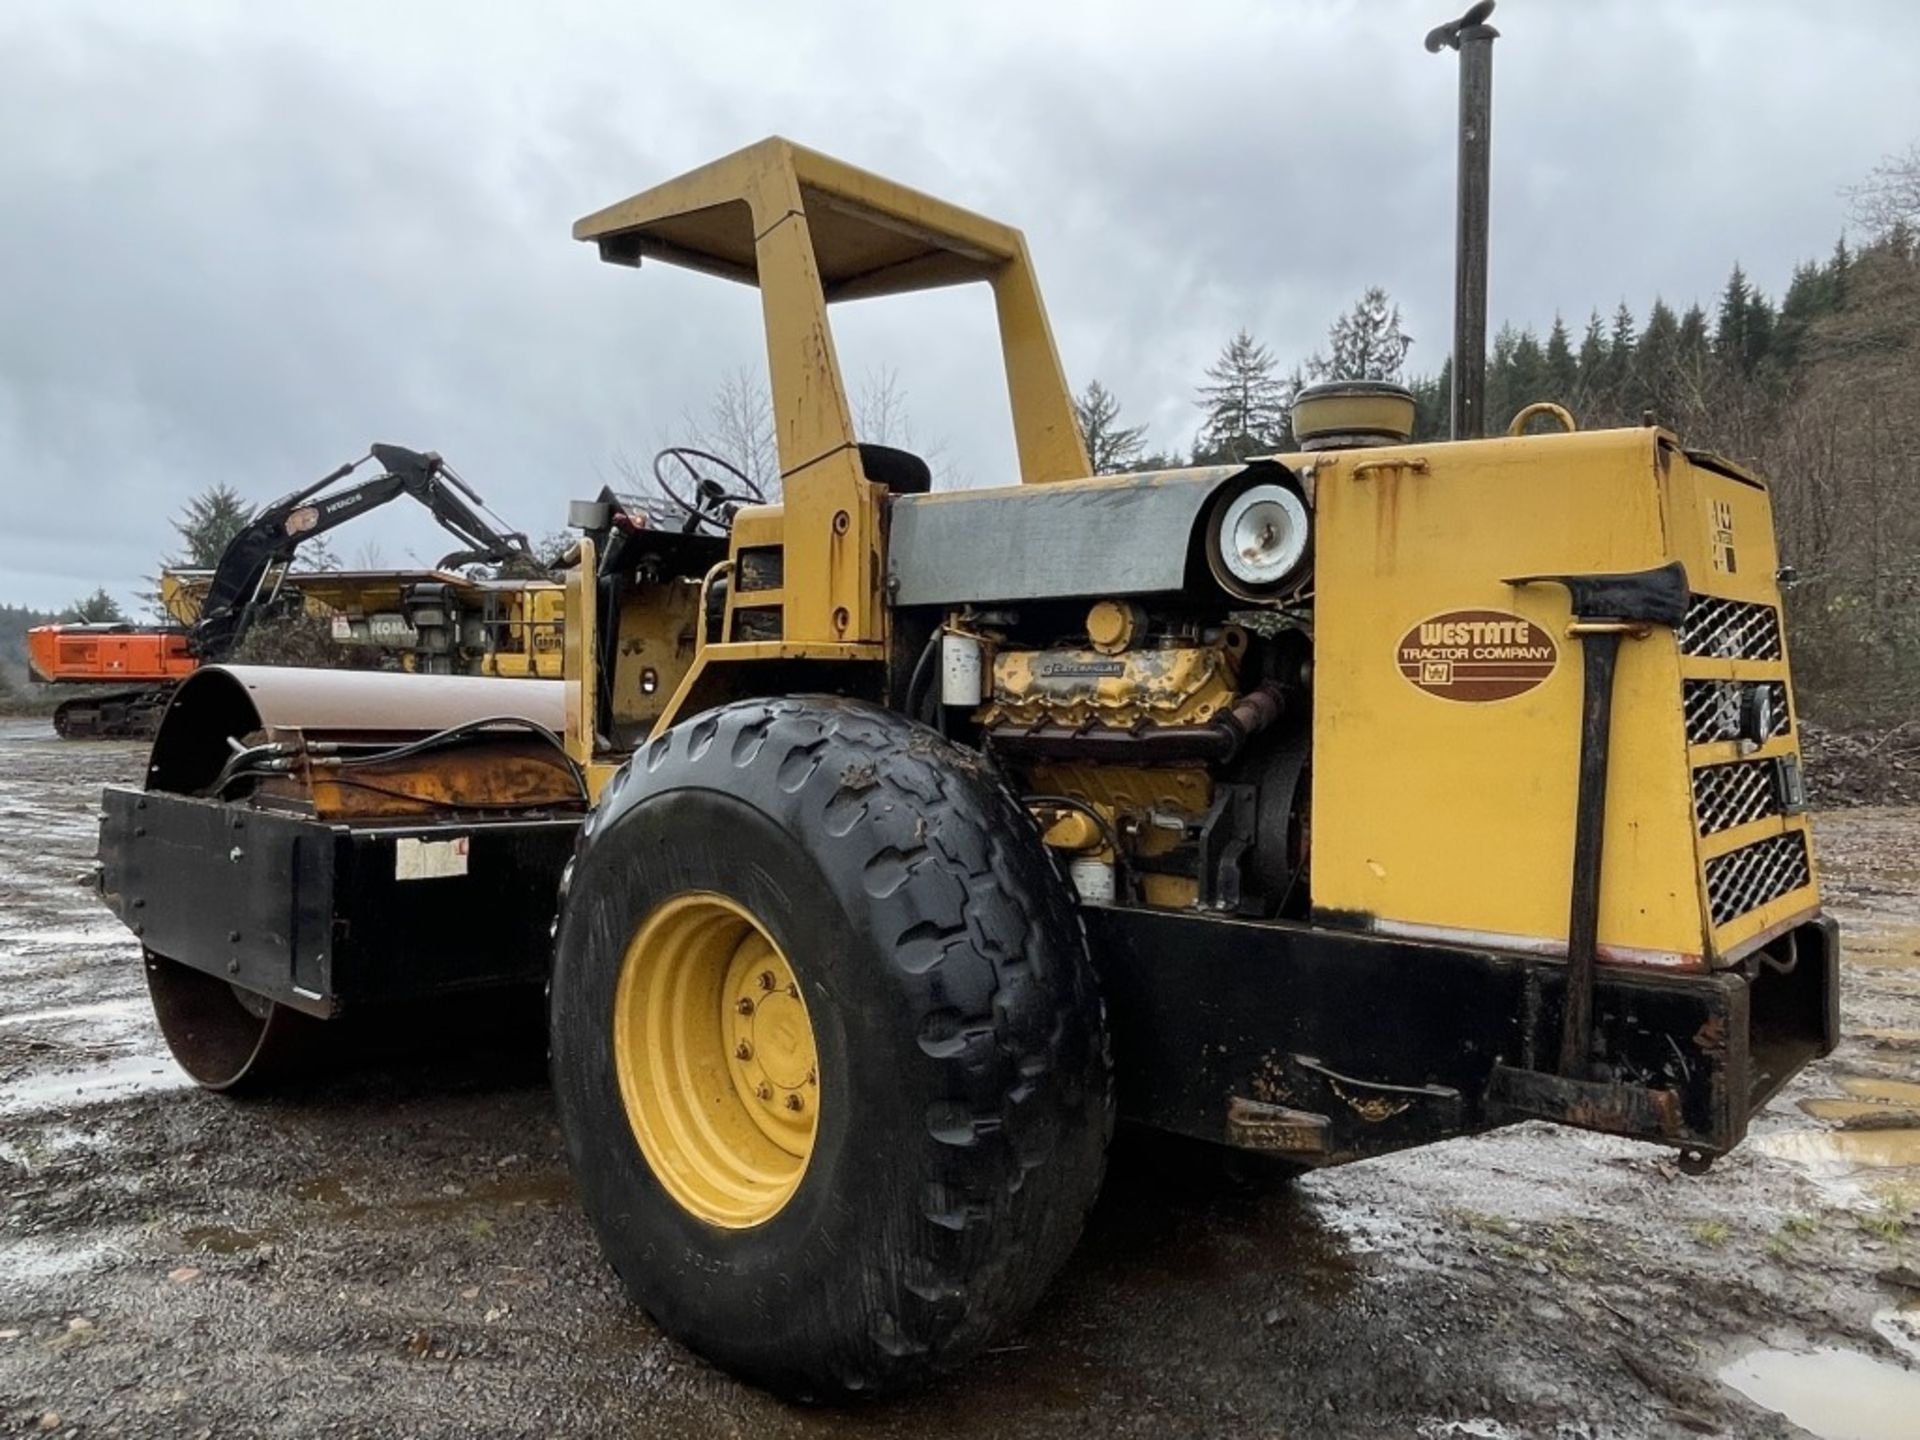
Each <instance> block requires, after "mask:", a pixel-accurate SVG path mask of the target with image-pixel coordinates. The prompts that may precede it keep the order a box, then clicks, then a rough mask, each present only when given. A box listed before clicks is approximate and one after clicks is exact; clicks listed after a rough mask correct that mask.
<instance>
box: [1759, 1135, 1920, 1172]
mask: <svg viewBox="0 0 1920 1440" xmlns="http://www.w3.org/2000/svg"><path fill="white" fill-rule="evenodd" d="M1749 1143H1750V1144H1751V1145H1752V1146H1753V1148H1754V1149H1756V1150H1758V1151H1759V1152H1760V1153H1761V1154H1763V1155H1771V1156H1773V1158H1774V1159H1776V1160H1792V1161H1794V1162H1796V1163H1798V1164H1801V1165H1805V1166H1807V1167H1808V1168H1809V1169H1811V1170H1813V1171H1814V1172H1816V1173H1818V1174H1823V1175H1851V1174H1853V1173H1854V1172H1855V1171H1858V1170H1906V1169H1911V1168H1913V1167H1915V1166H1920V1130H1789V1131H1787V1132H1785V1133H1784V1134H1780V1135H1761V1136H1758V1137H1756V1138H1755V1139H1753V1140H1752V1141H1750V1142H1749Z"/></svg>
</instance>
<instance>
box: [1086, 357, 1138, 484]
mask: <svg viewBox="0 0 1920 1440" xmlns="http://www.w3.org/2000/svg"><path fill="white" fill-rule="evenodd" d="M1073 417H1074V419H1075V420H1077V421H1078V422H1079V424H1080V438H1081V440H1082V441H1083V442H1084V443H1085V444H1086V447H1087V459H1088V461H1089V462H1090V463H1091V464H1092V465H1093V473H1094V474H1096V475H1111V474H1114V473H1115V472H1117V471H1121V470H1125V469H1126V468H1127V467H1128V466H1130V465H1132V464H1133V463H1134V462H1135V461H1137V460H1138V459H1139V458H1140V452H1141V450H1142V449H1143V448H1144V447H1145V441H1146V435H1147V427H1146V426H1144V425H1122V424H1121V423H1120V401H1119V400H1118V399H1117V398H1116V397H1115V395H1114V393H1113V392H1112V391H1111V390H1109V389H1107V387H1106V386H1104V385H1102V384H1101V383H1100V382H1099V381H1098V380H1089V381H1088V382H1087V388H1086V389H1085V390H1083V391H1082V392H1081V393H1080V394H1078V395H1076V396H1074V398H1073Z"/></svg>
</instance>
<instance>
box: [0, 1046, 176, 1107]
mask: <svg viewBox="0 0 1920 1440" xmlns="http://www.w3.org/2000/svg"><path fill="white" fill-rule="evenodd" d="M192 1084H193V1081H191V1080H190V1079H188V1078H187V1074H186V1072H185V1071H184V1070H182V1069H181V1068H180V1067H179V1066H177V1065H175V1064H174V1063H173V1062H172V1061H171V1060H168V1059H166V1058H164V1057H163V1056H159V1055H129V1056H126V1057H124V1058H122V1059H119V1060H109V1061H107V1062H106V1063H105V1064H103V1065H94V1066H91V1067H89V1068H88V1069H85V1070H68V1071H64V1072H62V1073H60V1074H58V1075H31V1076H28V1077H27V1078H25V1079H23V1080H14V1081H11V1082H9V1083H8V1085H7V1088H6V1089H5V1091H0V1115H27V1114H32V1113H34V1112H35V1111H40V1110H62V1109H65V1108H67V1107H68V1106H71V1105H98V1104H101V1103H102V1102H104V1101H108V1100H124V1099H126V1098H127V1097H128V1096H130V1095H142V1094H145V1093H147V1092H148V1091H152V1090H182V1089H185V1088H186V1087H188V1086H190V1085H192Z"/></svg>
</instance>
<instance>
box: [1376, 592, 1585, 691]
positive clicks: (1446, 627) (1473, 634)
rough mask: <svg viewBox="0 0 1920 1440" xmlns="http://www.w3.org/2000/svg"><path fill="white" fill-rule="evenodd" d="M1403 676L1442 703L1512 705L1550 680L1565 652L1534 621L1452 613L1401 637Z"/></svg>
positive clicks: (1486, 612) (1492, 614) (1471, 612)
mask: <svg viewBox="0 0 1920 1440" xmlns="http://www.w3.org/2000/svg"><path fill="white" fill-rule="evenodd" d="M1395 658H1396V659H1397V660H1398V662H1399V665H1400V673H1401V674H1402V675H1404V676H1406V677H1407V679H1408V680H1409V681H1411V682H1412V683H1413V684H1414V685H1416V686H1418V687H1419V688H1420V689H1422V690H1424V691H1426V692H1427V693H1428V694H1429V695H1438V696H1439V697H1440V698H1441V699H1443V700H1472V701H1484V700H1507V699H1511V698H1512V697H1513V696H1515V695H1524V694H1525V693H1526V692H1527V691H1529V690H1531V689H1533V687H1534V686H1536V685H1538V684H1539V683H1540V682H1541V681H1543V680H1545V679H1546V678H1547V677H1548V676H1549V675H1551V674H1553V667H1554V665H1555V664H1556V663H1557V662H1558V661H1559V658H1560V652H1559V650H1558V649H1556V648H1555V646H1554V643H1553V637H1552V636H1551V635H1549V634H1548V633H1547V632H1546V631H1545V630H1543V629H1542V628H1541V627H1540V626H1538V625H1536V624H1534V623H1533V622H1532V621H1531V620H1523V619H1522V618H1521V617H1520V616H1518V615H1509V614H1508V613H1507V612H1506V611H1504V610H1449V611H1447V612H1446V613H1445V614H1444V615H1435V616H1432V617H1431V618H1429V619H1426V620H1422V621H1421V622H1420V623H1419V624H1418V625H1416V626H1414V627H1413V628H1412V629H1411V630H1409V631H1407V633H1406V634H1405V635H1404V636H1403V637H1401V640H1400V646H1399V650H1398V652H1397V654H1396V656H1395Z"/></svg>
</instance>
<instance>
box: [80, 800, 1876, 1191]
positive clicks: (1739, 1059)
mask: <svg viewBox="0 0 1920 1440" xmlns="http://www.w3.org/2000/svg"><path fill="white" fill-rule="evenodd" d="M579 824H580V821H579V819H578V817H565V818H554V819H516V820H493V821H475V822H471V823H460V824H449V823H442V824H437V825H421V824H381V825H343V824H330V823H325V822H320V821H315V820H311V819H305V818H302V817H299V816H294V815H279V814H273V813H268V812H261V811H255V810H248V809H244V808H240V807H236V806H229V805H223V804H219V803H217V802H214V801H210V800H201V799H194V798H191V797H185V796H178V795H168V794H157V793H156V794H148V793H144V792H141V791H137V790H126V789H110V790H108V791H107V792H106V796H105V804H104V813H103V815H102V817H101V823H100V858H101V889H102V893H103V895H104V896H105V898H106V900H107V903H108V904H109V905H110V906H111V907H112V908H113V910H114V912H115V913H116V914H118V915H119V916H120V918H121V919H122V920H123V921H125V922H126V924H127V925H128V926H129V927H130V928H131V929H132V930H133V931H134V933H135V934H136V935H137V936H139V937H140V939H141V941H142V943H143V944H144V945H145V946H146V947H147V949H149V950H150V951H152V952H154V953H156V954H159V955H164V956H167V957H168V958H170V959H173V960H176V961H179V962H181V963H182V964H185V965H188V966H191V967H193V968H194V969H197V970H201V971H204V972H206V973H207V974H211V975H215V976H218V977H220V978H223V979H227V980H231V981H232V982H234V983H235V984H238V985H240V986H241V987H243V988H245V989H247V990H251V991H254V992H256V993H259V994H262V995H266V996H268V997H270V998H272V999H274V1000H277V1001H281V1002H283V1003H285V1004H288V1005H291V1006H293V1007H295V1008H297V1009H300V1010H303V1011H306V1012H307V1013H310V1014H315V1015H321V1016H327V1015H333V1014H336V1013H338V1012H340V1011H342V1010H345V1009H354V1008H360V1007H364V1006H370V1005H378V1004H384V1003H388V1002H392V1001H399V1000H410V999H419V998H423V997H426V996H430V995H435V994H442V993H446V992H450V991H456V990H467V989H473V988H477V987H483V986H494V985H506V984H513V983H517V982H535V983H538V982H540V981H542V980H544V979H545V976H546V973H547V964H548V954H549V947H550V943H551V938H550V937H551V926H552V922H553V918H554V914H555V910H556V906H557V903H558V898H559V891H560V881H561V876H562V873H563V871H564V870H565V867H566V864H567V860H568V858H569V857H570V856H571V854H572V852H573V841H574V836H575V832H576V830H577V829H578V826H579ZM454 841H459V842H460V843H461V845H462V847H463V849H462V853H460V854H459V855H458V856H457V857H451V856H449V855H448V852H446V851H445V850H444V849H432V848H430V849H429V850H427V851H422V850H421V849H420V848H419V847H420V846H421V845H422V844H423V843H424V844H425V845H427V846H429V847H444V846H446V845H448V844H450V843H451V842H454ZM422 872H425V873H422ZM1083 914H1084V916H1085V920H1086V927H1087V935H1088V939H1089V941H1090V943H1091V947H1092V954H1093V960H1094V965H1095V968H1096V969H1097V970H1098V971H1099V974H1100V978H1101V982H1102V989H1103V992H1104V995H1105V999H1106V1005H1107V1013H1108V1018H1109V1023H1110V1024H1111V1026H1112V1036H1113V1053H1114V1061H1115V1066H1116V1070H1117V1074H1118V1085H1119V1099H1120V1110H1121V1114H1123V1115H1124V1116H1126V1117H1128V1118H1129V1119H1132V1120H1136V1121H1139V1122H1142V1123H1145V1124H1149V1125H1153V1126H1156V1127H1159V1128H1162V1129H1166V1130H1172V1131H1177V1132H1180V1133H1183V1134H1187V1135H1192V1136H1196V1137H1200V1138H1203V1139H1207V1140H1214V1141H1220V1142H1224V1143H1227V1144H1232V1145H1238V1146H1242V1147H1246V1148H1252V1149H1260V1150H1267V1151H1274V1152H1279V1153H1283V1154H1285V1155H1287V1156H1289V1157H1290V1158H1292V1159H1295V1160H1298V1161H1300V1162H1301V1163H1303V1164H1312V1165H1326V1164H1334V1163H1338V1162H1341V1161H1346V1160H1357V1159H1363V1158H1365V1157H1367V1156H1370V1155H1380V1154H1385V1153H1387V1152H1389V1151H1393V1150H1399V1149H1405V1148H1407V1147H1409V1146H1413V1145H1421V1144H1425V1143H1428V1142H1430V1141H1434V1140H1442V1139H1446V1138H1448V1137H1450V1136H1455V1135H1466V1134H1472V1133H1474V1132H1477V1131H1482V1130H1487V1129H1491V1128H1493V1127H1495V1126H1498V1125H1502V1124H1507V1123H1510V1122H1512V1121H1514V1120H1518V1119H1525V1118H1529V1117H1533V1118H1542V1119H1548V1120H1557V1121H1561V1122H1563V1123H1566V1124H1570V1125H1577V1126H1580V1127H1582V1128H1585V1129H1590V1130H1602V1131H1608V1132H1611V1133H1614V1134H1619V1135H1628V1136H1633V1137H1636V1138H1639V1139H1645V1140H1654V1141H1660V1142H1664V1143H1666V1144H1670V1145H1675V1146H1679V1147H1682V1148H1684V1149H1689V1150H1696V1151H1700V1152H1702V1153H1704V1154H1709V1155H1711V1154H1718V1153H1721V1152H1723V1151H1725V1150H1728V1149H1730V1148H1732V1147H1733V1146H1734V1145H1735V1144H1737V1143H1738V1142H1739V1140H1740V1138H1741V1137H1742V1136H1743V1135H1744V1134H1745V1133H1746V1126H1747V1121H1748V1118H1749V1117H1750V1116H1751V1115H1752V1114H1753V1112H1754V1111H1755V1110H1757V1109H1758V1108H1759V1107H1760V1106H1761V1105H1763V1104H1764V1103H1765V1102H1766V1100H1767V1099H1768V1097H1769V1096H1771V1095H1772V1094H1773V1093H1774V1092H1775V1091H1776V1090H1777V1089H1779V1087H1780V1086H1781V1085H1783V1084H1785V1083H1786V1081H1787V1080H1788V1079H1789V1078H1791V1076H1792V1075H1793V1074H1794V1072H1796V1071H1797V1070H1799V1069H1800V1067H1801V1066H1803V1065H1805V1064H1806V1063H1807V1062H1808V1061H1809V1060H1812V1059H1814V1058H1816V1057H1817V1056H1820V1055H1824V1054H1826V1053H1827V1052H1828V1051H1830V1050H1831V1049H1832V1048H1833V1046H1834V1044H1835V1043H1836V1041H1837V1040H1838V1028H1839V1012H1838V999H1837V996H1838V984H1837V973H1838V968H1837V967H1838V959H1839V954H1838V951H1839V947H1838V943H1837V935H1836V931H1835V927H1834V925H1833V922H1832V921H1830V920H1828V919H1825V918H1824V917H1817V916H1816V917H1814V918H1811V919H1809V920H1807V921H1806V922H1805V923H1804V924H1802V925H1801V926H1800V927H1799V928H1798V929H1797V930H1796V931H1794V932H1793V940H1794V944H1793V947H1792V948H1793V952H1794V954H1795V959H1794V962H1793V964H1792V965H1791V968H1789V969H1785V970H1784V973H1783V970H1782V969H1781V968H1779V966H1778V964H1776V967H1772V968H1769V967H1761V968H1759V969H1758V971H1757V973H1756V975H1755V977H1754V978H1748V977H1746V976H1744V975H1740V974H1736V973H1731V972H1720V973H1713V974H1706V973H1671V972H1661V971H1655V970H1647V969H1626V968H1619V967H1608V966H1602V967H1600V969H1599V972H1598V983H1597V985H1596V987H1595V994H1594V1030H1595V1046H1594V1051H1595V1054H1596V1056H1597V1057H1598V1061H1597V1064H1596V1066H1595V1068H1594V1069H1593V1070H1591V1071H1589V1073H1587V1074H1586V1075H1584V1076H1581V1077H1578V1078H1576V1079H1568V1078H1564V1077H1562V1076H1559V1075H1556V1074H1554V1073H1552V1071H1553V1068H1554V1064H1555V1059H1556V1057H1557V1054H1558V1047H1559V1038H1560V1026H1561V1010H1562V1005H1563V1000H1564V995H1565V991H1566V965H1565V963H1564V962H1561V961H1554V960H1546V959H1539V958H1536V957H1530V956H1524V955H1515V954H1509V953H1505V952H1500V951H1494V950H1486V949H1472V948H1466V947H1459V946H1449V945H1437V944H1429V943H1422V942H1416V941H1410V940H1400V939H1391V938H1386V937H1381V936H1376V935H1368V934H1362V933H1358V932H1352V931H1344V930H1336V929H1329V928H1325V927H1316V926H1311V925H1301V924H1289V923H1277V922H1265V921H1246V920H1236V919H1230V918H1224V917H1220V916H1214V915H1203V914H1195V913H1179V912H1170V911H1155V910H1140V909H1114V908H1105V907H1099V906H1093V907H1088V908H1086V909H1085V910H1084V911H1083ZM1774 948H1775V959H1776V962H1780V957H1781V956H1782V955H1784V954H1785V953H1787V947H1786V946H1785V945H1784V944H1782V945H1777V946H1776V947H1774Z"/></svg>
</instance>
